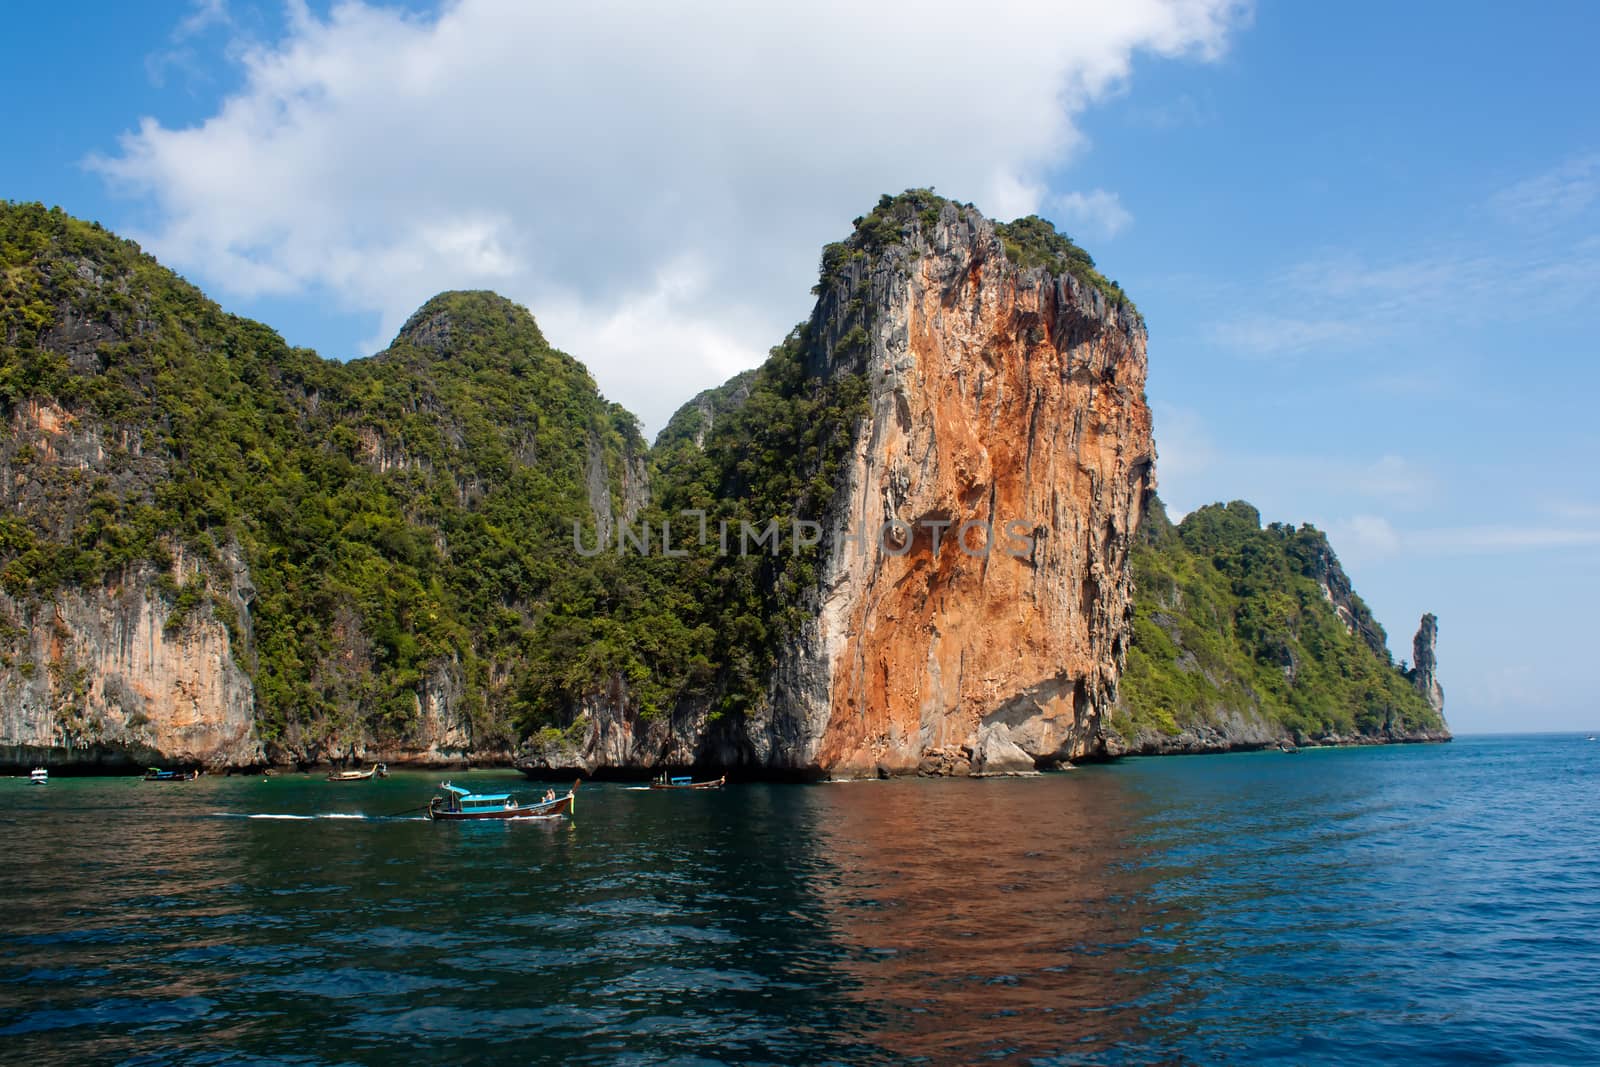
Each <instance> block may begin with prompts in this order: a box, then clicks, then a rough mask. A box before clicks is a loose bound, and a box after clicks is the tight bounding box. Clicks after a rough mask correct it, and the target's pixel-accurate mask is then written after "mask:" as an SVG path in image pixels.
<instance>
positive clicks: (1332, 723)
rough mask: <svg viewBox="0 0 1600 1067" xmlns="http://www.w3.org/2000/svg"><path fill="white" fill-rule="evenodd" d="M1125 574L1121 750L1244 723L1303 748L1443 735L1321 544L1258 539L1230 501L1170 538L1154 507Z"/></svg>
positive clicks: (1256, 528) (1118, 722) (1244, 513)
mask: <svg viewBox="0 0 1600 1067" xmlns="http://www.w3.org/2000/svg"><path fill="white" fill-rule="evenodd" d="M1133 572H1134V584H1135V590H1136V592H1135V612H1134V623H1133V639H1132V643H1131V645H1130V647H1129V650H1128V663H1127V670H1126V671H1125V673H1124V674H1123V679H1122V690H1121V696H1122V703H1123V706H1124V707H1123V712H1122V713H1120V714H1119V715H1118V716H1117V717H1116V719H1115V720H1114V721H1113V723H1112V728H1113V729H1114V730H1115V731H1116V732H1118V733H1119V734H1121V735H1122V737H1123V738H1124V739H1126V740H1127V741H1129V742H1134V743H1136V742H1137V741H1138V740H1139V739H1140V738H1141V737H1143V738H1144V739H1145V741H1146V742H1147V743H1149V744H1152V745H1153V746H1154V747H1160V742H1161V739H1162V738H1171V737H1174V736H1176V735H1178V734H1180V733H1183V732H1185V731H1188V732H1190V733H1195V732H1199V731H1203V730H1205V729H1208V728H1209V729H1212V730H1218V731H1220V732H1221V733H1224V734H1227V733H1229V732H1230V731H1232V730H1236V729H1237V721H1238V719H1239V718H1241V717H1245V718H1255V719H1257V720H1259V721H1260V724H1261V726H1263V727H1264V728H1265V730H1266V731H1267V733H1270V734H1272V735H1273V736H1297V737H1301V738H1316V737H1322V736H1325V735H1327V734H1338V735H1341V736H1348V735H1352V734H1358V733H1359V734H1368V735H1382V734H1386V733H1387V734H1405V733H1411V732H1415V731H1418V730H1438V729H1442V728H1443V723H1442V722H1440V720H1439V716H1438V715H1437V714H1436V713H1435V712H1434V711H1433V709H1432V708H1431V707H1430V706H1429V705H1428V703H1427V701H1426V700H1425V699H1424V698H1423V697H1422V696H1421V695H1420V694H1418V693H1417V691H1416V690H1415V689H1414V688H1413V687H1412V685H1411V683H1410V682H1409V681H1408V680H1407V678H1406V676H1405V675H1404V674H1403V673H1402V672H1401V671H1400V670H1398V669H1397V668H1396V667H1395V666H1394V664H1393V663H1392V662H1391V661H1390V657H1389V653H1388V650H1387V647H1386V645H1385V643H1384V642H1385V638H1384V634H1383V630H1382V628H1381V627H1379V626H1378V625H1377V623H1376V622H1375V621H1374V620H1373V618H1372V615H1371V612H1369V611H1368V610H1367V607H1366V605H1365V604H1364V603H1362V601H1361V599H1360V598H1359V597H1357V596H1355V595H1354V594H1353V593H1351V592H1350V591H1349V582H1348V579H1346V578H1345V576H1344V573H1343V571H1342V570H1341V569H1340V567H1339V563H1338V560H1337V558H1335V557H1334V554H1333V551H1332V549H1331V548H1330V547H1329V545H1328V541H1327V538H1326V537H1325V536H1324V535H1323V534H1322V533H1321V531H1319V530H1317V529H1315V528H1313V527H1311V526H1301V527H1299V528H1298V529H1296V528H1295V527H1292V526H1287V525H1284V524H1281V523H1273V524H1271V525H1269V526H1267V527H1266V528H1264V529H1263V528H1262V526H1261V517H1260V515H1259V514H1258V513H1257V512H1256V509H1255V508H1253V507H1251V506H1250V505H1249V504H1246V503H1243V502H1240V501H1235V502H1234V503H1231V504H1226V505H1223V504H1213V505H1209V506H1207V507H1203V508H1200V509H1198V510H1196V511H1194V512H1192V513H1191V514H1189V515H1188V516H1186V517H1185V518H1184V520H1183V521H1182V523H1180V524H1178V525H1176V526H1175V525H1173V524H1172V523H1171V522H1170V521H1169V520H1168V518H1167V515H1166V512H1165V510H1164V509H1163V508H1162V506H1161V504H1160V502H1159V501H1156V502H1154V504H1153V506H1152V508H1151V512H1150V515H1149V516H1148V517H1147V519H1146V520H1145V524H1144V526H1143V527H1142V528H1141V531H1140V537H1139V543H1138V544H1137V545H1136V547H1135V549H1134V554H1133Z"/></svg>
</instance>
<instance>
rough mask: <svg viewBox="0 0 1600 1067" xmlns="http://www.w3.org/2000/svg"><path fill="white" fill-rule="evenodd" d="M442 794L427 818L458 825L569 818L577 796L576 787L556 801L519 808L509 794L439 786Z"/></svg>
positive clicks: (576, 785)
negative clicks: (465, 822)
mask: <svg viewBox="0 0 1600 1067" xmlns="http://www.w3.org/2000/svg"><path fill="white" fill-rule="evenodd" d="M439 788H440V789H443V790H444V793H443V794H442V795H440V796H436V797H434V798H433V800H431V801H429V803H428V818H430V819H436V820H438V821H440V822H458V821H462V820H467V819H551V818H555V817H557V816H560V815H571V814H572V808H573V803H574V800H575V797H576V794H577V792H578V783H577V782H573V783H572V788H571V789H569V790H567V791H566V792H565V793H564V794H562V795H561V796H558V797H552V798H551V799H549V800H541V801H538V802H536V803H533V804H523V803H521V802H520V801H518V800H517V798H516V797H514V796H512V795H511V794H510V793H474V792H473V791H472V790H470V789H463V788H462V787H461V786H459V785H452V784H451V783H449V782H440V783H439Z"/></svg>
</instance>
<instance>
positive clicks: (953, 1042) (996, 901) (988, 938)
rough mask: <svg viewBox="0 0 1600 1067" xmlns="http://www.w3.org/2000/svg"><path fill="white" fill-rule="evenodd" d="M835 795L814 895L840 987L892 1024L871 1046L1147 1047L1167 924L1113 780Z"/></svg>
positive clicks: (994, 1052) (881, 788)
mask: <svg viewBox="0 0 1600 1067" xmlns="http://www.w3.org/2000/svg"><path fill="white" fill-rule="evenodd" d="M826 792H827V793H828V795H829V800H830V801H831V803H829V804H827V805H826V807H827V809H828V810H827V811H826V812H819V815H820V816H822V817H821V818H819V820H818V824H819V831H818V832H819V834H820V836H821V839H822V840H821V844H822V852H823V853H824V854H825V855H827V856H828V857H829V859H830V861H831V865H832V866H833V868H834V874H833V876H832V877H829V878H823V879H819V887H820V892H821V895H822V898H823V901H824V910H825V913H826V914H827V916H828V918H829V919H830V921H831V923H832V925H833V926H834V927H835V930H836V933H837V934H838V936H839V938H840V940H841V941H842V942H843V944H842V945H841V948H842V949H844V951H843V952H842V953H841V959H840V961H839V963H838V964H837V966H838V967H839V968H840V969H841V970H842V971H843V972H844V974H845V975H847V976H848V977H849V978H850V979H851V980H850V981H848V982H845V983H843V985H844V986H845V988H846V989H847V990H849V995H851V996H855V997H859V998H861V999H862V1001H863V1002H864V1006H866V1007H868V1008H869V1009H870V1011H871V1012H872V1015H873V1017H874V1018H876V1019H879V1020H881V1027H880V1028H879V1029H878V1030H877V1031H876V1032H875V1033H872V1034H870V1035H863V1036H865V1037H866V1038H867V1040H869V1041H871V1042H872V1043H873V1044H876V1045H877V1046H878V1047H880V1048H881V1049H883V1050H884V1051H885V1052H887V1053H889V1054H890V1055H892V1056H894V1057H896V1058H900V1057H907V1056H909V1057H930V1058H932V1059H933V1060H935V1061H939V1062H948V1061H953V1060H959V1061H964V1062H974V1061H976V1060H978V1059H980V1058H986V1057H995V1056H1002V1057H1004V1056H1008V1055H1018V1054H1021V1055H1049V1054H1051V1053H1058V1052H1064V1051H1068V1050H1070V1051H1072V1052H1073V1053H1074V1054H1078V1055H1081V1054H1084V1053H1086V1052H1090V1051H1093V1050H1095V1049H1097V1048H1104V1047H1106V1046H1108V1045H1110V1044H1111V1043H1113V1042H1120V1041H1140V1040H1148V1038H1149V1037H1150V1035H1149V1034H1148V1033H1147V1032H1142V1031H1141V1029H1140V1016H1141V1014H1142V1013H1143V1011H1144V1010H1145V1006H1146V1005H1149V1004H1150V1003H1151V1001H1152V1000H1159V999H1160V993H1161V990H1160V987H1161V985H1162V976H1161V971H1162V970H1163V969H1162V968H1160V967H1158V966H1150V965H1151V964H1153V963H1154V962H1155V961H1154V959H1153V958H1152V957H1154V956H1155V955H1156V950H1155V949H1154V948H1152V947H1151V946H1149V945H1148V944H1147V943H1146V942H1144V941H1143V940H1142V938H1143V937H1144V933H1145V931H1146V930H1147V929H1148V927H1149V926H1150V925H1151V924H1152V923H1154V922H1156V921H1158V920H1157V917H1156V916H1155V915H1154V914H1153V913H1152V912H1153V908H1152V905H1151V904H1150V903H1149V902H1148V898H1147V897H1146V895H1145V893H1146V891H1147V890H1148V888H1149V881H1150V876H1149V875H1148V874H1146V873H1144V871H1143V869H1142V867H1141V862H1140V861H1141V854H1140V849H1139V848H1138V847H1137V846H1136V845H1135V844H1132V843H1131V842H1132V840H1133V838H1134V834H1133V833H1132V832H1130V831H1131V828H1130V821H1131V818H1132V817H1131V816H1130V814H1129V812H1130V808H1133V807H1134V806H1135V805H1134V798H1131V797H1129V796H1128V795H1126V792H1125V790H1123V789H1122V788H1121V786H1120V785H1119V783H1118V782H1117V781H1116V779H1115V778H1114V777H1113V776H1111V775H1108V774H1104V773H1100V772H1099V771H1098V770H1088V771H1080V772H1075V773H1073V774H1071V775H1060V776H1052V777H1051V779H1050V780H1047V781H1042V782H1041V781H1032V780H1030V781H1016V780H1005V781H990V782H982V783H979V782H971V781H949V780H935V781H898V782H890V783H882V784H876V783H861V784H858V785H840V786H833V787H829V788H828V789H827V790H826ZM1172 920H1173V917H1172V916H1166V917H1164V918H1162V919H1160V920H1159V921H1162V922H1171V921H1172Z"/></svg>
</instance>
